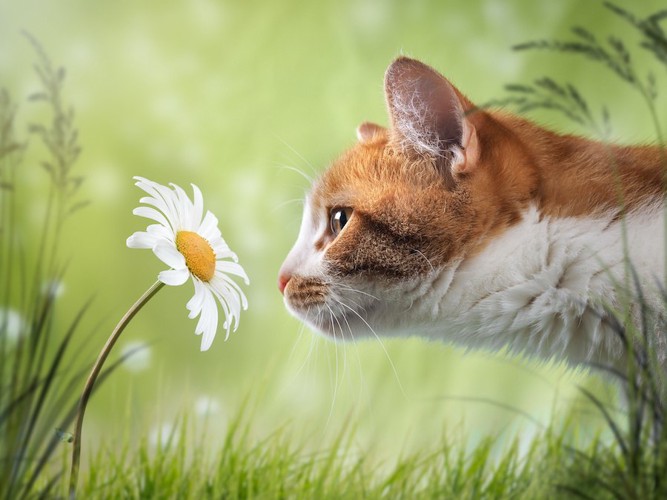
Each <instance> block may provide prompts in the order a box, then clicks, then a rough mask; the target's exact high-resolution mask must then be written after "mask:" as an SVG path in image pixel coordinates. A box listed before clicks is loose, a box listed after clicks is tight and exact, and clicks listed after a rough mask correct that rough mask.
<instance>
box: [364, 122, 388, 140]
mask: <svg viewBox="0 0 667 500" xmlns="http://www.w3.org/2000/svg"><path fill="white" fill-rule="evenodd" d="M386 131H387V129H386V128H384V127H382V126H380V125H377V124H375V123H371V122H364V123H362V124H361V125H359V126H358V127H357V139H358V140H359V142H360V143H361V144H373V143H374V142H376V141H378V140H379V139H381V138H382V137H384V135H385V133H386Z"/></svg>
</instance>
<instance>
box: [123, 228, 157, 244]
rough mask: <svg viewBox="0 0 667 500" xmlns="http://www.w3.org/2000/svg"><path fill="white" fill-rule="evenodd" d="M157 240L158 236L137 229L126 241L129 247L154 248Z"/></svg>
mask: <svg viewBox="0 0 667 500" xmlns="http://www.w3.org/2000/svg"><path fill="white" fill-rule="evenodd" d="M157 242H158V238H157V237H156V236H155V235H152V234H148V233H145V232H143V231H137V232H136V233H134V234H133V235H132V236H130V237H129V238H128V239H127V241H126V242H125V243H126V244H127V246H128V248H153V247H154V246H155V244H156V243H157Z"/></svg>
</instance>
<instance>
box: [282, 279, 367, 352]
mask: <svg viewBox="0 0 667 500" xmlns="http://www.w3.org/2000/svg"><path fill="white" fill-rule="evenodd" d="M292 281H294V278H293V279H292V280H291V281H290V283H289V284H288V286H287V288H286V289H285V292H284V301H285V306H286V307H287V309H288V310H289V311H290V312H291V313H292V314H293V315H294V316H296V317H297V318H298V319H300V320H301V321H303V322H304V323H306V324H308V325H309V326H311V327H312V328H314V329H315V330H317V331H318V332H320V333H322V334H323V335H325V336H326V337H328V338H332V339H334V340H355V339H357V338H360V337H367V336H370V335H373V334H374V330H373V328H372V326H371V321H370V318H371V317H372V314H373V310H374V307H373V304H372V303H370V302H369V301H366V300H361V299H360V298H359V297H357V296H355V297H354V298H351V297H347V294H346V293H342V292H343V291H344V290H342V291H341V290H337V288H338V287H333V286H330V285H328V284H327V283H325V282H323V281H321V280H316V279H307V278H300V279H298V280H296V281H294V282H292Z"/></svg>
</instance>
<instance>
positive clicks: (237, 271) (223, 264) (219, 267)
mask: <svg viewBox="0 0 667 500" xmlns="http://www.w3.org/2000/svg"><path fill="white" fill-rule="evenodd" d="M215 270H216V271H220V272H222V273H225V274H233V275H234V276H238V277H239V278H243V281H245V284H246V285H249V284H250V280H249V279H248V275H247V274H246V273H245V271H244V270H243V268H242V267H241V264H237V263H236V262H229V261H225V260H219V261H217V262H216V263H215Z"/></svg>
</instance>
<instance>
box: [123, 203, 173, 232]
mask: <svg viewBox="0 0 667 500" xmlns="http://www.w3.org/2000/svg"><path fill="white" fill-rule="evenodd" d="M132 213H133V214H134V215H138V216H139V217H146V218H147V219H152V220H154V221H155V222H158V223H160V224H162V225H163V226H167V227H169V222H167V219H166V218H165V216H164V215H162V214H161V213H160V212H158V211H157V210H155V209H154V208H151V207H137V208H135V209H134V210H132Z"/></svg>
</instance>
